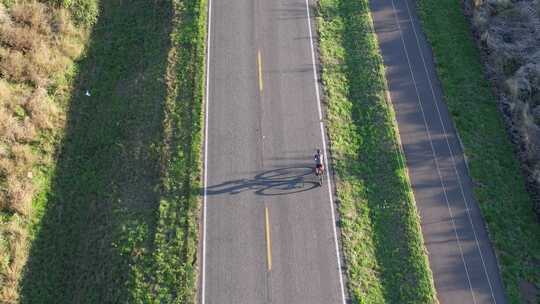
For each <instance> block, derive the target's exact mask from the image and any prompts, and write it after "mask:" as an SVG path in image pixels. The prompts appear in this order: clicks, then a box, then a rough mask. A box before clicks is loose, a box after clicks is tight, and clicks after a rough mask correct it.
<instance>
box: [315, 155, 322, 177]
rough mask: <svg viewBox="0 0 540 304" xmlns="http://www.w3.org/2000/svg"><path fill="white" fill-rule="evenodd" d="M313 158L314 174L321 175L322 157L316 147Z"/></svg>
mask: <svg viewBox="0 0 540 304" xmlns="http://www.w3.org/2000/svg"><path fill="white" fill-rule="evenodd" d="M314 158H315V174H317V175H322V173H323V171H324V164H323V157H322V155H321V150H319V149H317V153H316V154H315V156H314Z"/></svg>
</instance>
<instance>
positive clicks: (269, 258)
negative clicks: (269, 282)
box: [264, 208, 272, 271]
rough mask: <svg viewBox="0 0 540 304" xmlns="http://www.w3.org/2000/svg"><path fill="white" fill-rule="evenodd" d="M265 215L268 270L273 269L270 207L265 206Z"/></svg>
mask: <svg viewBox="0 0 540 304" xmlns="http://www.w3.org/2000/svg"><path fill="white" fill-rule="evenodd" d="M264 217H265V221H266V258H267V260H268V271H270V270H272V241H271V240H270V220H269V216H268V208H264Z"/></svg>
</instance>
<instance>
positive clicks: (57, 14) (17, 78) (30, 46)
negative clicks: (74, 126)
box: [0, 1, 86, 303]
mask: <svg viewBox="0 0 540 304" xmlns="http://www.w3.org/2000/svg"><path fill="white" fill-rule="evenodd" d="M82 33H83V31H81V29H78V28H76V27H75V26H74V25H73V23H72V21H71V18H70V15H69V13H68V12H67V11H66V10H64V9H56V8H53V7H50V6H48V5H45V4H43V3H39V2H36V1H26V2H25V1H20V2H18V3H17V4H15V5H14V6H12V7H11V8H9V9H7V8H6V7H4V6H3V5H2V4H1V3H0V303H17V302H18V293H17V290H18V289H17V285H18V281H19V277H20V274H21V271H22V269H23V267H24V264H25V263H26V258H27V254H28V249H27V247H28V241H27V240H28V231H27V230H28V223H29V220H30V218H31V215H32V198H33V196H34V192H35V190H36V189H35V185H34V183H33V179H34V173H33V170H34V168H35V166H36V165H38V164H42V163H45V164H48V163H51V162H52V161H53V159H54V156H53V155H52V151H54V149H51V148H50V146H51V143H48V142H42V140H41V139H40V138H41V137H40V134H44V133H50V134H56V133H55V132H59V130H60V129H61V128H62V127H63V124H62V122H63V116H64V114H63V109H62V108H61V107H60V106H59V105H58V104H57V103H56V102H55V101H54V100H53V99H52V98H51V97H50V96H49V95H48V91H47V89H48V88H49V87H50V85H51V84H53V83H55V81H57V79H58V77H59V76H61V75H62V74H64V73H65V72H66V71H67V68H68V67H69V66H70V65H71V64H73V60H74V59H76V58H77V57H79V56H80V55H81V53H82V51H83V47H84V44H83V41H84V40H85V39H86V36H85V34H82ZM59 86H60V87H62V84H60V85H59ZM63 86H64V87H65V85H63ZM64 94H66V92H64ZM40 140H41V141H40ZM32 146H37V147H39V149H32ZM34 150H37V151H40V153H41V154H39V155H38V154H36V152H34Z"/></svg>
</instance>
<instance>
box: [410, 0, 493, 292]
mask: <svg viewBox="0 0 540 304" xmlns="http://www.w3.org/2000/svg"><path fill="white" fill-rule="evenodd" d="M405 5H407V14H408V17H409V19H410V20H411V27H412V29H413V32H414V36H415V38H416V45H417V46H418V50H419V51H420V57H421V58H422V62H423V64H424V71H425V72H426V76H427V79H428V83H429V87H430V88H431V95H432V96H433V100H434V101H435V108H436V109H437V114H438V116H439V121H440V122H441V126H442V129H443V133H444V138H445V140H446V145H447V146H448V151H449V152H450V156H451V157H452V164H453V167H454V171H455V173H456V176H457V179H458V184H459V188H460V190H461V196H462V197H463V201H464V202H465V208H466V209H465V210H466V211H467V217H468V219H469V222H470V224H471V228H472V230H473V234H474V240H475V241H476V248H477V249H478V253H479V254H480V259H481V260H482V266H483V268H484V274H485V275H486V279H487V281H488V285H489V291H490V292H491V298H492V299H493V301H494V302H495V303H497V300H496V299H495V294H494V293H493V287H492V286H491V278H490V276H489V274H488V272H487V267H486V263H485V261H484V256H483V254H482V250H481V249H480V244H479V243H478V237H477V236H476V229H475V228H474V223H473V221H472V218H471V214H470V212H469V203H468V200H467V198H466V196H465V192H464V190H463V185H462V182H461V177H460V176H459V172H458V170H457V165H456V160H455V158H454V153H453V152H452V148H451V147H450V142H449V141H448V133H447V132H446V128H445V126H444V122H443V119H442V116H441V111H440V110H439V105H438V104H437V101H438V100H437V97H436V96H435V89H434V88H433V84H432V82H431V76H430V75H429V72H428V69H427V64H426V60H425V59H424V54H423V53H422V48H421V47H420V41H419V39H418V34H417V33H416V29H415V28H414V22H412V14H411V10H410V8H409V3H408V1H405ZM456 134H457V131H456ZM458 141H459V143H460V146H461V148H462V150H463V156H464V161H465V166H466V167H467V170H468V169H469V166H468V165H467V162H466V160H465V150H464V149H463V144H462V143H461V139H460V138H459V136H458Z"/></svg>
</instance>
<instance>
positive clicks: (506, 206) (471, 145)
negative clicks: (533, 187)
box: [417, 0, 540, 303]
mask: <svg viewBox="0 0 540 304" xmlns="http://www.w3.org/2000/svg"><path fill="white" fill-rule="evenodd" d="M417 3H418V10H419V13H420V17H421V20H422V23H423V28H424V30H425V32H426V34H427V36H428V39H429V40H430V42H431V45H432V47H433V52H434V54H435V57H436V59H437V60H436V62H437V71H438V75H439V78H440V79H441V81H442V84H443V90H444V96H445V101H446V103H447V105H448V108H449V109H450V112H451V113H452V116H453V119H454V122H455V125H456V128H457V130H458V132H459V134H460V136H461V138H462V140H463V145H464V148H465V154H466V156H467V159H468V163H469V167H470V174H471V176H472V178H473V181H474V183H475V188H474V191H475V196H476V199H477V200H478V202H479V204H480V209H481V211H482V214H483V217H484V219H485V221H486V224H487V228H488V232H489V236H490V239H491V241H492V243H493V245H494V247H495V251H496V254H497V257H498V262H499V266H500V269H501V272H502V277H503V282H504V285H505V288H506V291H507V294H508V297H509V299H510V302H511V303H525V302H526V301H527V300H528V301H531V303H535V302H536V301H537V300H538V298H537V297H538V290H539V289H540V267H538V265H540V225H539V224H538V222H537V221H536V219H535V216H534V213H533V204H532V201H531V199H530V196H529V195H528V193H527V192H526V190H525V181H524V178H523V176H522V174H521V172H520V167H519V164H518V162H517V160H516V157H515V155H514V151H513V148H512V146H511V144H510V141H509V140H508V136H507V134H506V132H505V127H504V124H503V120H502V115H501V113H500V112H499V111H498V110H497V101H496V98H495V96H494V95H493V94H492V91H491V87H490V84H489V82H488V81H487V80H486V79H485V77H484V73H483V69H482V65H481V60H480V56H479V52H478V50H477V48H476V47H475V44H474V41H473V38H472V35H471V31H470V28H469V24H468V23H467V21H466V19H465V16H464V15H463V11H462V9H461V7H460V2H459V1H453V0H419V1H418V2H417ZM535 286H536V287H535ZM535 289H536V291H535Z"/></svg>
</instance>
